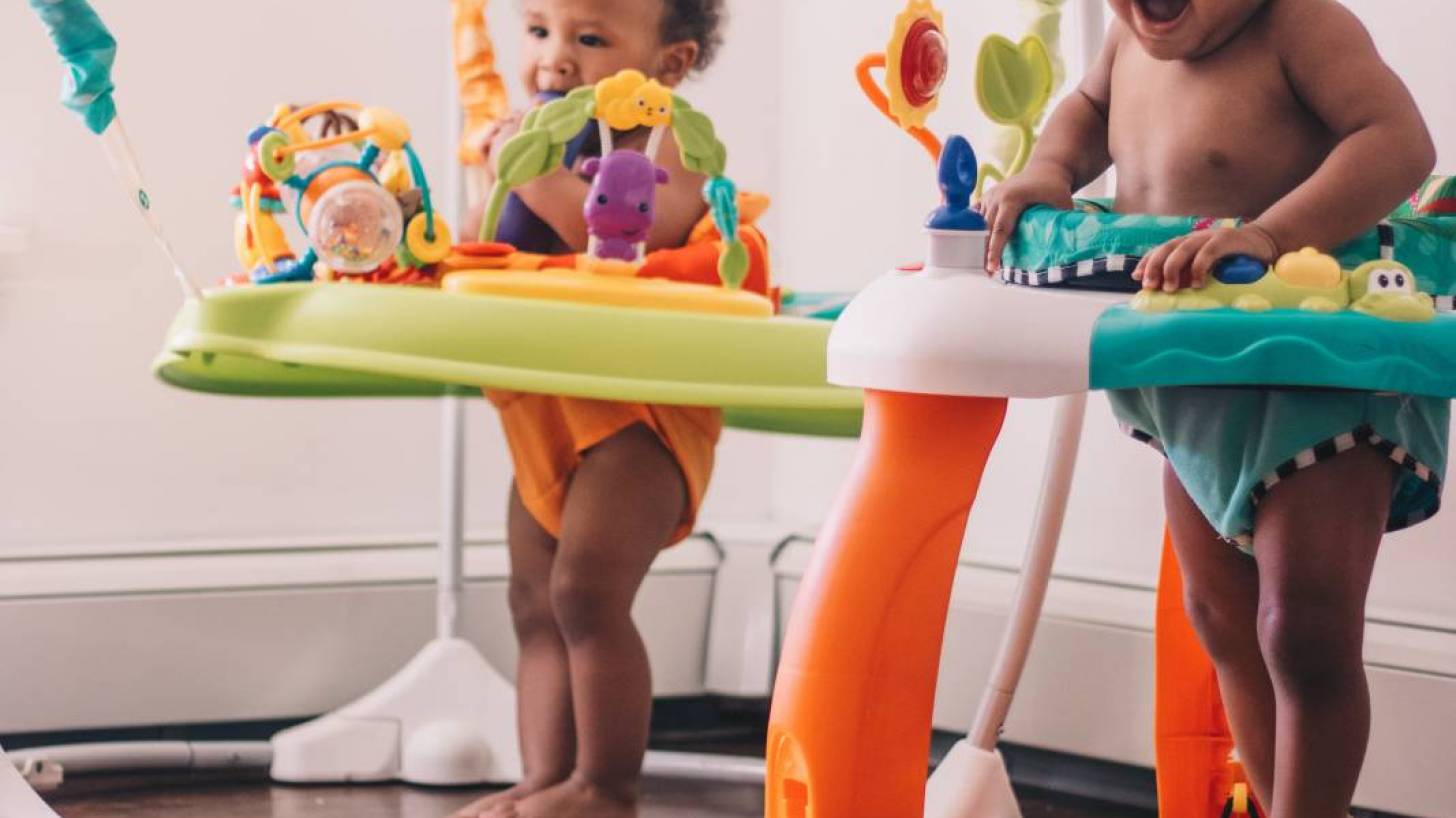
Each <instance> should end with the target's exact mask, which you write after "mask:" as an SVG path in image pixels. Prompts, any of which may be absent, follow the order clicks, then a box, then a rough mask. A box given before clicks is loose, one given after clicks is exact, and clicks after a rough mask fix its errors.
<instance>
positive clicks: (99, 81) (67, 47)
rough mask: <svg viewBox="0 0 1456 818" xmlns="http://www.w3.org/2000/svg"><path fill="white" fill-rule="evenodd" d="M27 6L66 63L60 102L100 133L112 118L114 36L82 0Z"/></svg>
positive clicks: (33, 1)
mask: <svg viewBox="0 0 1456 818" xmlns="http://www.w3.org/2000/svg"><path fill="white" fill-rule="evenodd" d="M30 7H31V8H33V9H35V12H36V14H38V15H40V19H41V22H43V23H45V27H46V30H47V31H49V32H50V35H51V40H52V41H53V42H55V44H56V51H57V52H58V53H59V54H60V55H61V60H62V61H63V62H64V63H65V65H66V70H67V75H66V79H65V82H64V84H63V85H62V88H61V102H62V103H63V104H64V105H65V106H66V107H67V108H70V109H71V110H72V111H75V112H76V113H78V114H80V115H81V119H83V120H84V121H85V122H86V127H87V128H90V129H91V131H92V133H96V134H99V133H101V132H102V131H104V130H106V127H107V126H108V125H110V124H111V121H112V120H113V119H115V118H116V102H115V101H114V100H113V99H112V98H111V94H112V91H114V90H115V86H114V85H112V83H111V66H112V64H113V63H115V62H116V38H114V37H112V36H111V32H110V31H107V30H106V26H105V25H104V24H103V23H102V22H101V18H100V17H97V16H96V11H95V10H94V9H92V8H91V5H90V4H89V3H87V2H86V0H30Z"/></svg>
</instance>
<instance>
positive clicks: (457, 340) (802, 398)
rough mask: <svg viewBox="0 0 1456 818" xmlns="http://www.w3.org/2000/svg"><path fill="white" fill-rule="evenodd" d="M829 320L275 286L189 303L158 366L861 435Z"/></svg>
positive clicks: (292, 389) (284, 385)
mask: <svg viewBox="0 0 1456 818" xmlns="http://www.w3.org/2000/svg"><path fill="white" fill-rule="evenodd" d="M830 327H831V324H830V323H829V322H826V321H814V320H807V319H798V318H771V319H754V318H733V317H722V316H712V315H696V314H687V313H677V312H669V311H665V310H646V309H624V308H621V307H599V306H592V305H586V304H568V303H562V302H554V301H543V300H533V299H516V298H504V297H499V296H482V295H465V294H453V293H442V292H439V291H436V290H427V289H419V288H409V287H387V286H372V285H353V284H333V285H317V284H280V285H273V286H269V287H252V288H243V289H237V290H223V291H218V292H214V293H211V294H209V295H208V297H207V298H205V299H204V300H203V301H201V302H198V301H189V302H188V303H187V304H186V305H184V307H183V309H182V311H181V312H180V313H179V314H178V316H177V318H176V320H175V321H174V323H173V325H172V328H171V330H170V331H169V332H168V335H167V342H166V346H165V348H164V350H163V352H162V354H161V356H160V357H159V358H158V359H157V361H156V363H155V364H154V370H155V372H156V374H157V375H158V377H160V378H161V379H162V380H163V381H165V382H167V383H169V384H172V385H174V386H177V387H179V388H183V389H189V390H193V391H199V392H210V393H214V394H228V395H248V396H269V397H366V396H367V397H428V396H435V395H442V394H462V393H463V394H469V393H478V391H479V390H480V389H481V388H495V389H510V390H519V391H526V392H540V393H548V394H559V395H569V396H576V397H587V398H598V399H602V400H625V401H640V402H645V403H661V404H678V405H688V406H716V407H722V408H724V409H725V410H726V412H725V416H726V418H727V421H728V422H729V424H730V425H734V426H737V427H739V428H746V429H756V430H762V431H775V432H785V433H792V434H808V435H822V436H831V437H848V436H853V435H855V434H857V433H858V430H859V417H860V406H861V396H860V393H859V391H858V390H853V389H845V388H842V387H836V386H831V385H829V384H828V383H827V382H826V381H825V347H826V344H827V342H828V337H829V330H830Z"/></svg>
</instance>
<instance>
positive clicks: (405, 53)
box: [0, 0, 778, 556]
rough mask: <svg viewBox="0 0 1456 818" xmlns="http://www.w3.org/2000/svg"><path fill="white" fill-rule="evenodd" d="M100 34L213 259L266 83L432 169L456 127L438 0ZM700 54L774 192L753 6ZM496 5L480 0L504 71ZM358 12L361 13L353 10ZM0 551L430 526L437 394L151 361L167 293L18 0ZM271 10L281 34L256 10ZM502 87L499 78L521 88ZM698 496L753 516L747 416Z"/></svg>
mask: <svg viewBox="0 0 1456 818" xmlns="http://www.w3.org/2000/svg"><path fill="white" fill-rule="evenodd" d="M96 5H97V7H98V9H99V11H100V12H101V13H102V15H103V16H104V18H105V19H106V20H107V21H108V23H109V25H110V26H111V27H112V29H113V30H114V33H115V34H116V36H117V39H118V41H119V42H120V44H121V45H120V57H119V62H118V67H117V72H116V81H117V86H118V89H119V90H118V93H117V99H118V102H119V104H120V107H121V111H122V115H123V118H124V120H125V122H126V124H127V127H128V128H129V130H130V133H131V137H132V141H133V143H134V145H135V147H136V149H137V151H138V153H139V155H140V157H141V160H142V163H143V167H144V171H145V172H146V173H147V175H148V182H149V186H150V189H151V193H152V195H153V198H154V200H155V202H156V203H157V207H158V209H159V211H160V213H161V215H162V217H163V219H164V220H165V222H166V225H167V227H168V229H169V231H170V234H171V236H172V239H173V242H174V244H175V245H176V246H177V248H178V250H179V252H180V254H181V256H182V258H183V260H184V261H185V262H186V263H187V264H188V265H189V266H190V267H191V269H192V270H193V271H194V273H195V274H196V275H197V276H199V277H200V278H203V279H208V280H213V279H216V278H217V277H219V276H221V275H222V274H223V273H226V272H229V271H230V270H232V268H233V267H234V266H235V264H236V262H235V261H234V260H233V257H232V250H231V244H232V238H231V236H232V226H231V225H232V218H233V213H232V211H231V210H230V209H229V207H228V205H227V201H226V192H227V189H228V187H229V186H230V185H232V184H234V183H235V181H236V178H237V173H238V168H239V165H240V162H241V160H242V157H243V147H244V146H243V137H244V136H245V135H246V133H247V131H248V130H249V129H250V128H251V127H252V126H253V125H255V124H256V123H257V122H259V121H261V119H262V118H263V117H265V116H266V115H267V114H268V113H269V112H270V111H271V109H272V106H273V105H274V104H275V103H277V102H280V101H307V100H315V99H321V98H325V97H337V96H345V97H356V98H359V99H361V100H362V101H364V102H366V103H371V104H381V105H386V106H390V107H393V108H395V109H396V110H398V111H399V112H400V113H401V114H403V115H404V116H405V117H406V119H407V120H408V121H409V122H410V123H411V124H412V125H413V127H414V135H415V142H416V144H417V146H418V147H419V148H420V149H421V152H422V154H423V157H424V159H425V162H426V167H427V170H428V173H429V174H430V178H431V179H432V180H433V182H434V183H435V184H436V185H437V186H439V187H441V188H444V187H445V181H446V175H447V173H448V172H449V168H448V164H447V163H448V161H449V160H450V158H451V157H452V156H453V147H454V143H453V139H454V137H453V135H452V134H449V133H447V132H446V125H445V123H446V119H447V117H446V110H447V106H448V105H449V104H451V103H452V99H453V87H452V85H451V82H452V80H450V79H449V76H450V68H449V66H450V62H449V54H448V43H449V38H448V33H447V30H448V25H449V12H448V4H447V3H445V2H434V3H421V4H411V6H410V9H409V11H408V12H406V11H405V9H404V7H403V6H401V5H399V4H395V3H386V2H382V0H369V2H364V3H360V2H344V1H343V0H318V1H317V2H310V3H292V2H285V1H284V0H258V1H257V2H251V3H247V4H237V3H197V2H187V0H154V2H148V3H144V4H137V3H125V2H120V0H98V2H96ZM738 5H739V6H742V8H740V9H737V10H736V16H735V19H734V21H733V26H732V29H731V31H730V36H729V38H728V42H729V45H728V47H727V48H725V49H724V51H723V53H722V58H721V63H720V65H719V67H718V68H717V69H716V70H715V71H714V72H713V73H712V74H710V75H709V76H708V77H707V78H705V79H704V80H703V81H702V82H701V83H700V84H695V85H694V86H693V87H690V88H688V89H685V90H686V91H687V92H688V93H689V94H692V95H694V96H695V97H697V96H699V95H700V96H701V99H703V100H704V102H703V104H702V107H704V108H705V109H706V110H709V111H710V112H713V113H714V114H716V115H717V118H718V120H719V121H720V122H722V123H723V124H724V127H723V130H724V134H725V138H726V139H727V140H728V142H729V144H730V145H732V146H733V147H734V153H733V157H734V159H733V163H732V167H733V171H734V173H735V174H736V175H738V177H739V178H740V180H741V181H742V183H743V184H744V185H745V186H748V187H753V188H756V189H767V190H769V191H770V192H773V191H772V187H773V185H772V182H773V181H774V178H775V172H776V166H777V161H778V157H777V152H776V142H775V134H774V131H773V130H772V129H771V128H767V127H764V122H765V121H769V119H770V118H771V113H767V112H771V111H773V110H774V109H775V108H776V107H777V88H778V86H777V83H775V82H774V81H773V78H774V77H775V76H776V75H777V73H778V70H777V62H776V59H763V53H764V52H765V51H767V52H769V53H772V54H775V55H776V54H777V49H776V46H773V45H770V46H769V47H768V48H765V44H766V43H768V44H773V43H776V36H775V34H773V32H777V30H778V27H777V25H776V20H775V17H776V9H775V8H774V7H773V6H771V5H769V4H762V3H752V4H748V3H739V4H738ZM516 9H517V7H516V4H514V3H512V2H509V0H500V2H496V3H493V4H492V15H493V18H494V23H495V26H494V28H495V31H496V34H497V41H498V42H499V43H500V44H501V46H502V52H503V53H502V54H501V60H500V61H501V67H502V69H503V72H504V73H505V74H506V75H507V76H508V77H510V78H511V79H512V80H514V78H515V76H516V74H517V71H516V70H515V67H514V66H515V61H514V58H513V56H512V55H513V52H514V49H513V48H512V46H511V44H512V43H513V41H515V39H516V38H517V37H518V36H519V35H518V34H517V31H518V30H519V28H520V24H519V22H518V21H517V20H516V19H515V18H516V15H517V10H516ZM354 21H360V22H354ZM0 31H4V32H6V35H5V38H4V39H5V47H4V48H3V49H0V108H3V110H5V111H8V112H10V113H9V114H8V115H7V116H6V118H5V127H4V128H3V129H0V224H17V223H18V224H20V225H23V226H24V227H26V228H28V230H29V247H30V249H29V250H28V252H26V253H25V254H23V255H21V256H0V430H3V431H0V556H4V555H10V556H14V555H18V554H22V553H42V554H55V553H58V550H61V549H64V550H66V551H68V552H69V551H73V550H85V551H92V550H101V551H113V550H122V551H130V550H136V549H149V548H154V547H157V546H160V545H165V546H167V547H178V548H183V549H191V548H197V547H201V546H203V545H218V544H223V543H225V544H227V545H230V546H233V545H240V544H246V543H247V542H250V541H257V542H260V543H268V544H274V545H277V544H284V545H287V544H293V543H304V542H318V543H324V544H334V543H338V544H348V543H354V542H358V541H372V540H377V539H381V538H382V539H391V538H394V539H398V538H417V537H420V536H429V534H430V532H432V531H433V530H434V529H435V527H436V517H437V514H436V505H435V504H436V497H437V496H438V495H437V482H436V474H437V468H436V462H437V461H436V451H437V443H436V441H437V426H438V424H437V419H438V411H437V409H436V407H435V406H433V405H432V404H431V403H429V402H423V401H349V402H332V403H331V402H326V401H288V402H275V401H261V400H243V399H233V398H216V397H205V396H198V395H192V394H188V393H184V392H180V391H177V390H174V389H170V388H167V387H164V386H162V385H161V384H159V383H157V382H156V381H155V380H153V379H152V378H151V376H150V375H149V373H148V364H149V362H150V360H151V358H152V357H153V356H154V355H155V354H156V352H157V351H158V350H159V349H160V345H161V340H162V337H163V332H164V331H165V329H166V327H167V324H168V322H169V321H170V320H171V317H172V314H173V312H174V311H175V309H176V307H177V306H178V304H179V303H180V299H179V296H178V293H177V289H176V286H175V285H174V284H173V283H172V281H171V280H170V276H169V274H168V270H167V268H166V265H165V263H164V261H163V259H162V258H161V257H160V255H159V254H158V253H157V252H156V250H155V248H154V247H153V245H152V244H151V240H150V238H149V236H148V234H147V232H146V230H145V229H144V228H143V226H142V224H141V223H140V220H139V219H138V217H137V216H136V214H135V213H134V212H133V210H132V209H131V208H130V206H129V205H128V204H127V202H126V201H125V200H124V197H123V196H122V195H121V194H120V193H119V192H118V188H117V186H116V184H115V183H114V182H113V181H112V178H111V176H110V172H109V170H108V168H107V166H106V163H105V159H104V157H103V155H102V153H101V150H100V148H99V146H98V145H97V144H96V143H95V140H94V139H93V138H92V137H91V136H90V134H89V132H87V131H86V130H85V129H84V128H83V127H82V126H81V124H80V123H79V121H78V120H77V119H76V118H75V117H74V116H73V115H71V114H70V113H69V112H67V111H66V110H64V109H63V108H62V107H61V106H60V105H59V104H58V102H57V97H58V88H59V85H60V77H61V72H60V66H59V63H58V61H57V59H56V58H55V56H54V54H53V53H51V51H50V46H49V43H48V42H47V40H46V39H45V37H44V36H43V35H42V33H41V29H40V26H39V24H38V22H37V21H36V20H35V19H34V15H33V13H32V12H31V11H30V9H29V8H28V7H27V6H26V5H25V4H24V3H6V4H4V5H3V7H0ZM280 34H281V35H282V36H281V37H280V36H279V35H280ZM515 98H516V99H518V100H519V99H521V98H522V96H521V95H520V94H519V92H518V93H517V94H516V97H515ZM476 404H477V405H475V406H474V407H472V409H471V411H470V420H469V429H470V432H471V437H472V441H471V444H470V457H469V468H470V472H471V486H470V494H469V497H470V501H469V506H470V507H469V526H470V528H471V530H472V531H474V532H477V533H480V534H482V535H484V534H489V533H492V532H495V531H497V530H498V529H500V528H501V524H502V519H503V509H504V498H505V492H506V487H507V484H508V480H509V469H508V466H507V461H506V456H505V450H504V447H503V444H502V441H501V440H500V436H499V433H498V432H497V430H496V425H495V420H494V418H493V416H492V415H491V414H490V412H489V411H488V410H487V409H486V408H485V407H484V405H483V402H476ZM729 440H730V443H729V444H728V445H725V446H724V447H723V448H722V450H721V454H720V468H719V470H718V472H717V475H716V477H715V483H714V489H713V491H712V494H711V497H710V499H709V501H708V504H707V508H706V509H705V512H704V517H705V518H706V519H710V520H720V521H721V520H729V521H732V520H737V519H757V518H761V517H762V516H763V515H764V513H765V512H766V509H767V506H768V488H767V486H766V483H765V482H764V481H762V480H760V479H758V474H759V473H760V472H761V463H762V462H763V461H764V460H765V458H766V457H767V449H768V445H769V444H768V441H767V440H766V439H765V438H762V437H751V436H742V435H736V434H733V435H730V436H729Z"/></svg>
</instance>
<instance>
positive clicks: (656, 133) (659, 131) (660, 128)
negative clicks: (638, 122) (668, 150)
mask: <svg viewBox="0 0 1456 818" xmlns="http://www.w3.org/2000/svg"><path fill="white" fill-rule="evenodd" d="M665 136H667V126H666V125H656V126H653V128H652V135H651V136H649V137H647V150H646V151H645V152H646V154H647V158H648V159H651V160H652V161H653V162H654V163H657V164H662V163H661V162H660V161H659V159H660V157H659V156H658V154H659V153H661V151H662V142H663V137H665Z"/></svg>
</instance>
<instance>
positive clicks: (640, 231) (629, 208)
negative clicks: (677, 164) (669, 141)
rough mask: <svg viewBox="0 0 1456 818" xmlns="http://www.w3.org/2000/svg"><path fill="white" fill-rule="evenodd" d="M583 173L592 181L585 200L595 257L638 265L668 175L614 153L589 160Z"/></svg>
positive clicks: (626, 153) (630, 155)
mask: <svg viewBox="0 0 1456 818" xmlns="http://www.w3.org/2000/svg"><path fill="white" fill-rule="evenodd" d="M581 170H582V172H583V173H585V174H586V175H587V176H590V177H591V180H592V185H591V192H590V193H588V194H587V197H586V207H585V208H584V209H583V211H584V213H585V214H586V228H587V233H589V234H590V235H591V239H592V242H591V244H592V255H594V256H596V257H597V258H600V259H614V260H619V261H637V260H638V258H639V255H638V251H637V248H638V246H639V245H641V244H642V243H643V242H645V241H647V233H648V231H649V230H651V229H652V219H653V215H654V213H655V210H656V199H657V186H658V185H665V184H667V178H668V177H667V171H665V170H663V169H662V168H660V167H658V166H657V165H655V164H654V163H653V162H652V160H651V159H648V158H647V157H646V156H645V155H643V154H641V153H638V152H637V151H632V150H619V151H612V152H611V153H609V154H607V155H606V157H605V158H602V159H596V158H592V159H588V160H586V162H585V163H583V164H582V166H581Z"/></svg>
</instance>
